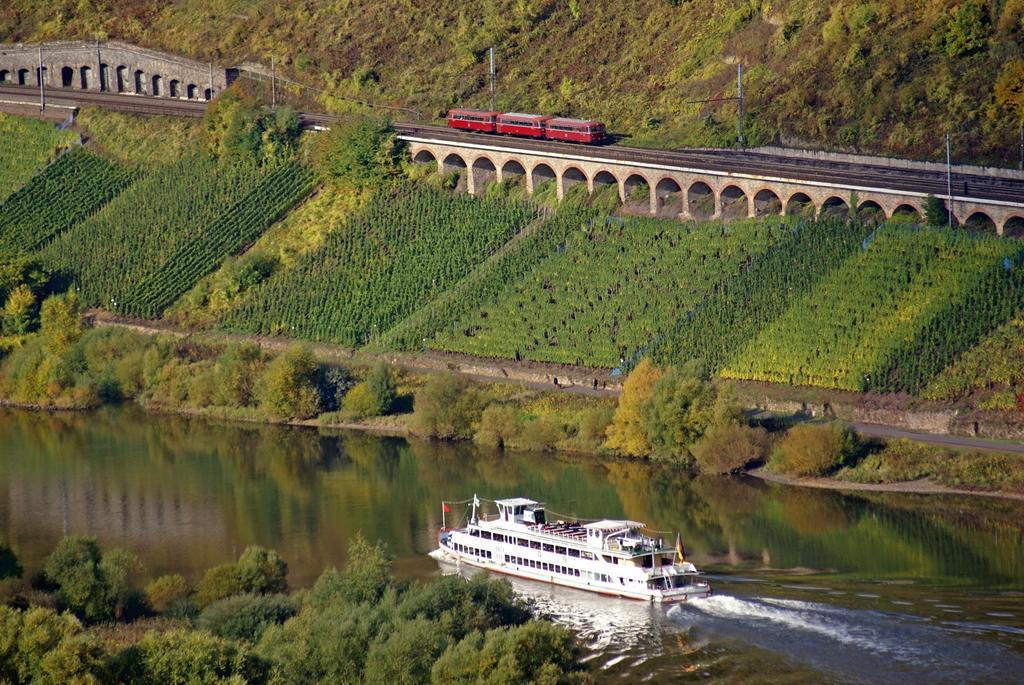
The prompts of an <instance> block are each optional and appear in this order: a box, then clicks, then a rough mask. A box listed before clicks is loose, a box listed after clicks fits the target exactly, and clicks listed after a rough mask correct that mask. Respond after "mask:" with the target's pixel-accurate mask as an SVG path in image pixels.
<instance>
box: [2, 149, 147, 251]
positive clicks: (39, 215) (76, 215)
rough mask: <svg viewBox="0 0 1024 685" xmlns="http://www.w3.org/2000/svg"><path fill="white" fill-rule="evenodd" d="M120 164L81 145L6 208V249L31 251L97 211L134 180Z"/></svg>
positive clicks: (27, 185) (11, 197)
mask: <svg viewBox="0 0 1024 685" xmlns="http://www.w3.org/2000/svg"><path fill="white" fill-rule="evenodd" d="M132 178H133V176H132V174H131V173H130V172H129V171H128V170H127V169H126V168H124V167H123V166H121V165H120V164H117V163H115V162H111V161H109V160H107V159H106V158H104V157H101V156H99V155H96V154H93V153H92V152H88V151H86V150H85V149H82V148H80V149H77V150H73V151H71V152H68V153H67V154H65V155H62V156H61V157H60V158H59V159H58V160H57V161H56V162H54V163H53V164H51V165H50V166H48V167H47V168H46V169H45V170H43V171H42V172H41V173H39V174H37V175H36V176H34V177H33V178H32V180H31V181H29V182H28V183H27V184H26V185H24V186H23V187H22V188H21V190H19V191H17V192H16V193H14V194H13V195H11V196H10V197H9V198H7V200H6V201H5V202H4V204H3V207H2V209H0V252H30V251H33V250H36V249H38V248H40V247H42V246H43V245H45V244H46V243H47V242H49V241H50V240H52V239H53V238H54V237H55V236H57V235H60V234H61V233H63V232H64V231H66V230H68V229H69V228H71V227H72V226H74V225H75V224H77V223H78V222H80V221H82V220H84V219H85V218H86V217H88V216H89V215H91V214H93V213H94V212H96V211H97V210H98V209H99V208H100V207H102V206H103V205H105V204H106V203H107V202H109V201H110V200H111V199H112V198H114V197H115V196H116V195H117V194H118V193H119V192H121V191H122V190H124V189H125V188H126V187H127V186H128V184H129V183H131V182H132Z"/></svg>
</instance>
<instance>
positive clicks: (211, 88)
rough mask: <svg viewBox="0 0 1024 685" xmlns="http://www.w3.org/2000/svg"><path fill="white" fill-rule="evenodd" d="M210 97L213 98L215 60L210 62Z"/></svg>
mask: <svg viewBox="0 0 1024 685" xmlns="http://www.w3.org/2000/svg"><path fill="white" fill-rule="evenodd" d="M210 99H211V100H212V99H213V62H210Z"/></svg>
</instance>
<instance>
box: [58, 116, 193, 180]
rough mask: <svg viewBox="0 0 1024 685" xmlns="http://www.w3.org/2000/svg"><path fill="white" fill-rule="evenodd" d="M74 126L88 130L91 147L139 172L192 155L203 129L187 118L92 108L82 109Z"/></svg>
mask: <svg viewBox="0 0 1024 685" xmlns="http://www.w3.org/2000/svg"><path fill="white" fill-rule="evenodd" d="M75 123H76V124H77V125H78V126H79V127H80V128H82V129H84V130H85V131H87V134H86V137H87V138H88V143H89V146H90V147H94V148H98V149H99V152H100V153H102V154H103V155H105V156H106V157H108V158H110V159H112V160H114V161H115V162H117V163H118V164H123V165H126V166H128V167H130V168H132V169H137V170H139V171H144V170H146V169H152V168H155V167H158V166H161V165H163V164H172V163H174V162H176V161H178V160H179V159H180V158H181V157H183V156H187V155H189V154H191V153H192V152H193V151H194V149H195V147H196V144H197V142H198V139H199V137H200V133H201V129H202V121H201V120H198V119H192V118H190V117H174V116H160V115H154V114H125V113H124V112H113V111H110V110H106V109H100V108H94V107H83V108H81V109H80V110H79V111H78V114H77V115H76V116H75Z"/></svg>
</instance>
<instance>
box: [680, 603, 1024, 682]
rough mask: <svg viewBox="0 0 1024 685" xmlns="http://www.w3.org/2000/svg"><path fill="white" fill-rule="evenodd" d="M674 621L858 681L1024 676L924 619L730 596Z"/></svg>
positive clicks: (687, 609) (684, 607) (982, 645)
mask: <svg viewBox="0 0 1024 685" xmlns="http://www.w3.org/2000/svg"><path fill="white" fill-rule="evenodd" d="M668 615H669V618H670V619H671V620H672V621H674V622H675V623H676V624H678V625H681V626H682V627H684V628H686V629H689V630H691V631H695V632H707V633H712V634H717V635H721V636H725V637H729V638H734V639H739V640H743V641H745V642H749V643H751V644H754V645H757V646H759V647H763V648H766V649H770V650H774V651H779V652H782V653H784V654H787V655H788V656H790V657H792V658H795V659H797V660H800V661H804V662H806V663H810V664H812V665H814V666H815V667H817V668H821V669H824V670H827V671H832V672H835V673H840V674H842V675H844V676H845V677H847V678H849V679H852V680H864V681H870V682H872V683H906V682H908V678H909V679H911V680H910V681H911V682H917V681H918V680H921V681H925V682H931V683H947V682H949V683H954V682H955V683H964V682H976V681H979V680H984V681H986V682H987V683H1004V682H1006V683H1009V682H1011V674H1015V673H1021V672H1024V671H1022V670H1021V669H1024V657H1022V656H1021V655H1020V654H1018V653H1015V652H1013V651H1011V650H1009V649H1006V648H1005V647H1003V646H1001V645H999V644H994V643H991V642H981V641H977V640H972V639H970V638H969V637H968V636H967V635H965V634H964V631H963V629H962V626H961V627H960V628H954V627H953V626H949V625H943V624H941V623H939V622H936V621H934V620H932V619H929V618H926V617H919V616H911V615H907V614H898V613H891V612H881V611H871V610H853V609H846V608H842V607H836V606H831V605H828V604H821V603H817V602H805V601H799V600H791V599H774V598H760V597H759V598H754V597H736V596H730V595H716V596H714V597H709V598H707V599H703V600H699V601H694V602H689V603H687V604H681V605H678V606H675V607H673V608H672V609H671V610H670V611H669V614H668Z"/></svg>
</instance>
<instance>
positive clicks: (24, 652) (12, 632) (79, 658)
mask: <svg viewBox="0 0 1024 685" xmlns="http://www.w3.org/2000/svg"><path fill="white" fill-rule="evenodd" d="M103 671H104V669H103V649H102V647H101V646H100V644H99V642H98V641H97V640H96V639H95V638H94V637H91V636H88V635H85V634H83V633H82V625H81V624H80V623H79V622H78V620H77V619H75V618H74V617H73V616H71V615H70V614H58V613H56V612H55V611H54V610H53V609H49V608H43V607H33V608H31V609H27V610H25V611H21V610H18V609H12V608H10V607H4V606H0V681H3V682H5V683H95V682H100V678H101V676H102V675H103Z"/></svg>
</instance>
